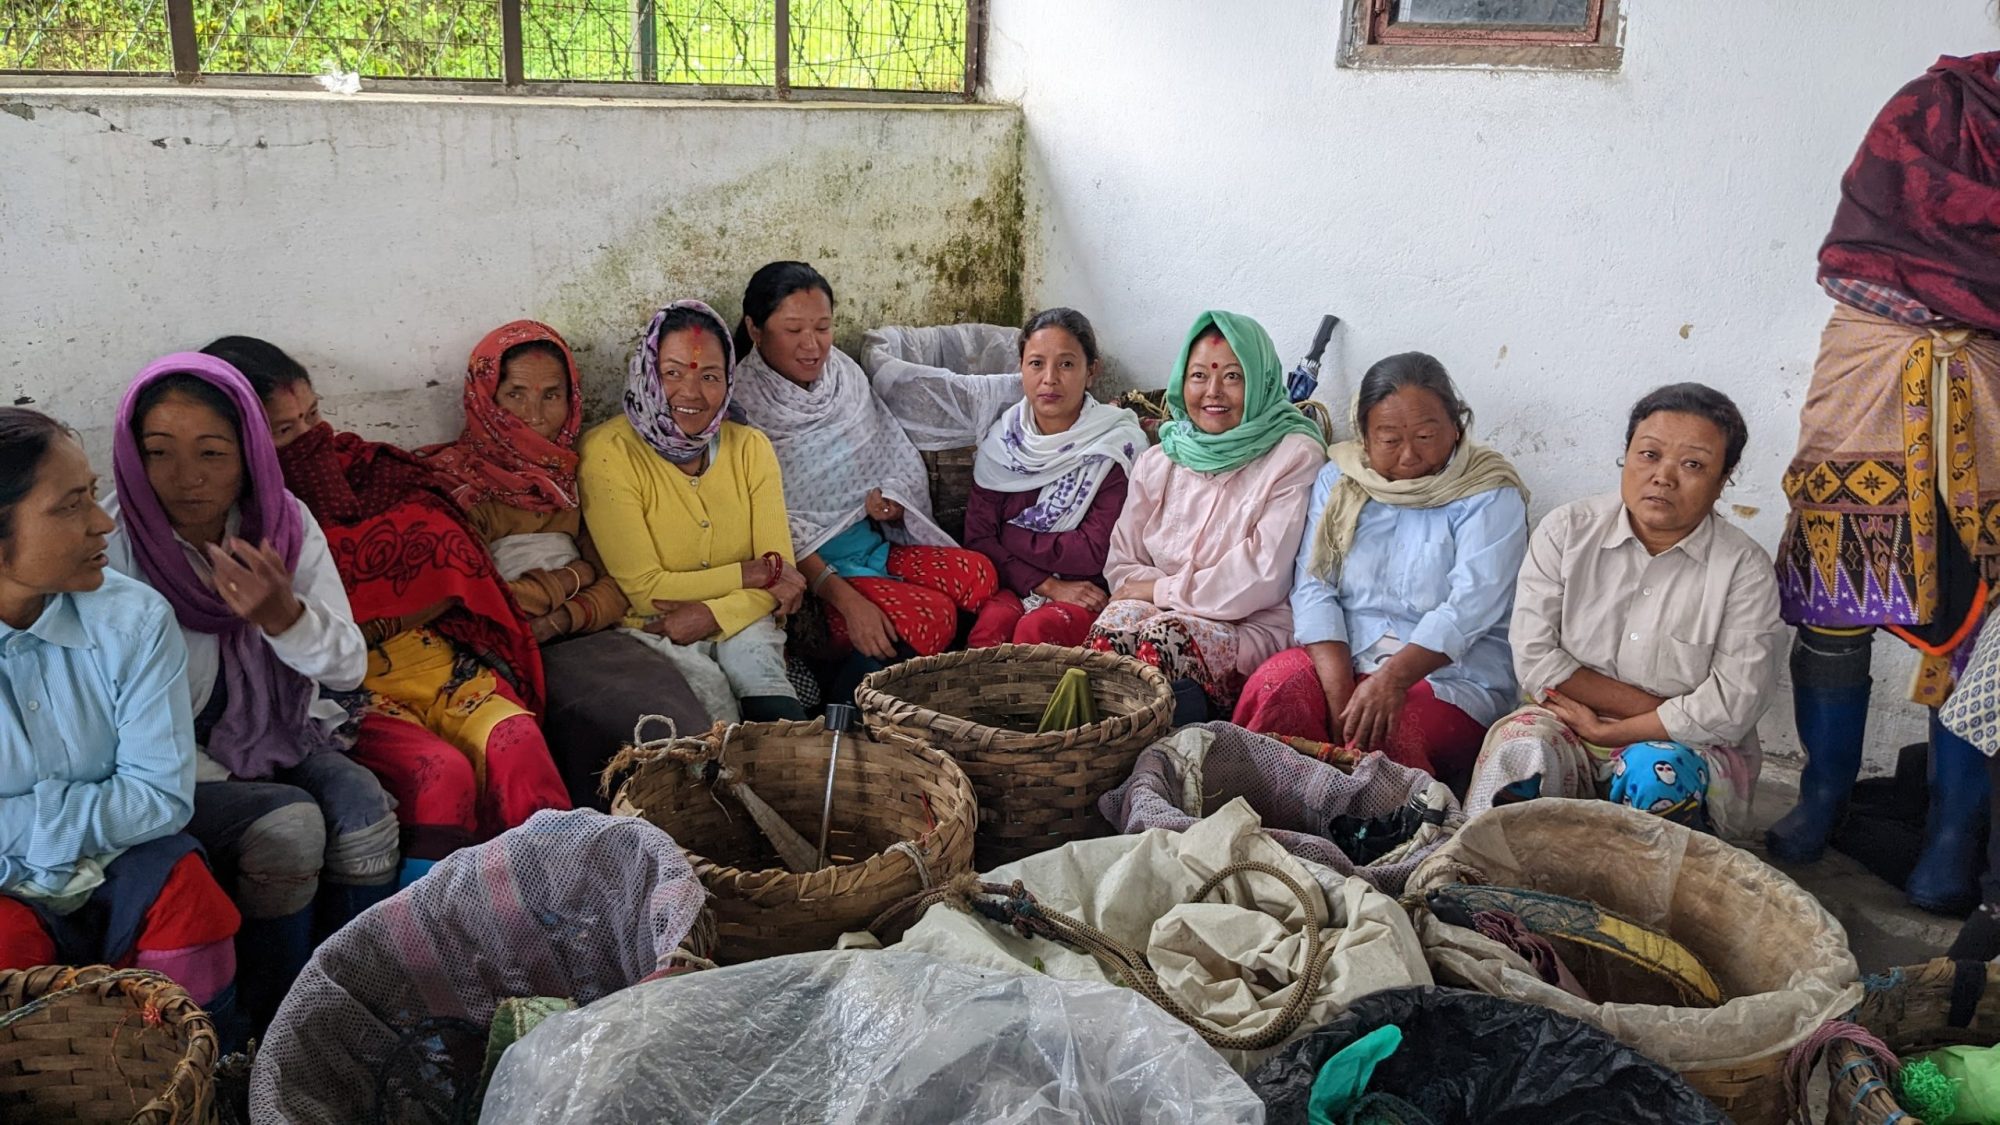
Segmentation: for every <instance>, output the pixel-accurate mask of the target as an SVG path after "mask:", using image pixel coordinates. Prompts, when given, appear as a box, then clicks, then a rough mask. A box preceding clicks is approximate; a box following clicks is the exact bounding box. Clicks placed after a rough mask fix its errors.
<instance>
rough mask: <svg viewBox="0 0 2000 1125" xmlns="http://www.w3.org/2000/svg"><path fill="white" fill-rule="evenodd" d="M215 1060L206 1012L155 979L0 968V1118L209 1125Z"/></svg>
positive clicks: (95, 969) (126, 973)
mask: <svg viewBox="0 0 2000 1125" xmlns="http://www.w3.org/2000/svg"><path fill="white" fill-rule="evenodd" d="M30 1005H34V1007H33V1008H30ZM220 1054H221V1050H220V1044H219V1041H218V1040H217V1038H216V1035H215V1025H214V1024H213V1023H212V1022H211V1021H210V1020H209V1018H208V1014H207V1013H205V1012H203V1011H202V1010H201V1009H200V1008H198V1007H196V1006H195V1002H194V1001H193V1000H192V999H190V998H189V996H188V994H187V993H186V992H185V991H183V990H182V989H181V987H180V986H179V985H176V984H175V983H174V982H172V981H170V980H168V979H167V978H166V977H164V976H161V975H160V974H159V973H153V972H146V971H144V970H139V969H122V970H120V969H112V968H110V967H109V966H105V965H92V966H89V967H87V968H71V967H69V966H66V965H43V966H41V967H40V968H35V969H16V970H10V971H7V972H0V1120H4V1121H35V1122H57V1123H68V1122H81V1121H129V1122H132V1123H133V1125H210V1123H211V1122H213V1121H214V1120H215V1097H214V1073H215V1060H216V1058H217V1056H218V1055H220Z"/></svg>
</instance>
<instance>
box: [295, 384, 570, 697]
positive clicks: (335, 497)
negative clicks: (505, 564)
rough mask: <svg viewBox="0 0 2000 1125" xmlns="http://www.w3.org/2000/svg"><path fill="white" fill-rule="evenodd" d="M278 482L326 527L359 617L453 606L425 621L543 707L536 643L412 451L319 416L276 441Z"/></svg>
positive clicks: (474, 537) (482, 549) (444, 493)
mask: <svg viewBox="0 0 2000 1125" xmlns="http://www.w3.org/2000/svg"><path fill="white" fill-rule="evenodd" d="M278 460H279V462H280V463H281V464H283V465H284V467H285V483H286V484H287V485H288V486H290V488H291V489H292V491H293V492H294V493H295V494H297V496H298V498H299V499H301V500H303V501H305V504H306V507H308V508H310V509H312V513H313V515H314V516H315V517H317V518H318V520H319V522H320V526H321V527H322V528H324V529H325V531H326V540H327V546H328V548H329V549H331V551H332V553H333V564H334V567H335V568H336V569H338V570H339V571H340V578H341V581H342V582H343V583H345V584H346V586H347V596H348V599H349V600H350V601H351V602H352V603H353V605H354V616H355V619H356V620H358V621H372V620H374V619H376V618H383V617H414V616H417V615H419V614H423V613H425V612H427V611H429V610H430V609H432V608H433V607H435V606H437V605H440V604H444V603H450V604H451V605H452V608H451V609H450V610H449V611H447V612H446V613H445V614H444V615H443V616H442V617H439V618H438V619H437V620H436V621H434V622H432V623H431V628H433V629H436V630H437V631H438V632H439V633H441V634H443V635H444V636H445V637H447V638H449V639H450V640H451V641H453V642H454V643H455V644H457V645H458V646H459V647H460V648H461V649H462V650H464V651H466V652H468V653H469V654H471V655H472V656H474V657H477V658H478V659H479V660H481V661H483V662H485V663H486V664H488V665H489V666H491V667H492V668H493V670H494V671H495V672H498V673H499V674H500V676H501V677H502V678H504V679H506V680H507V681H508V683H510V684H511V685H512V686H513V688H514V690H515V692H516V693H517V694H519V696H520V697H521V703H522V706H524V707H526V708H527V709H528V710H530V711H533V712H536V713H537V714H539V713H540V712H541V710H542V653H541V649H540V647H539V646H537V645H536V644H535V638H534V634H533V633H531V632H530V631H529V629H528V625H527V622H526V621H525V620H524V619H523V617H522V614H521V609H520V606H519V605H517V604H516V603H515V601H514V594H513V592H512V591H511V590H509V589H508V588H507V583H506V581H505V580H504V579H502V578H501V577H500V572H499V571H498V570H496V569H495V568H494V566H493V558H492V556H491V555H489V554H487V552H486V545H485V544H484V543H482V542H481V541H480V539H479V534H478V532H476V531H474V530H473V529H472V527H471V526H470V525H469V524H467V523H466V522H465V514H464V513H463V512H461V511H460V510H459V508H458V505H457V504H455V503H454V502H453V501H452V500H451V493H450V489H449V487H448V486H447V485H446V483H445V482H444V480H443V479H442V478H440V477H438V476H437V475H436V474H434V473H432V472H431V471H430V469H429V467H428V466H426V465H425V464H424V463H423V461H421V460H419V459H418V458H417V456H416V455H415V454H412V453H408V452H405V451H403V450H401V449H398V448H396V447H395V446H393V445H386V444H384V443H382V442H374V441H368V440H366V439H364V438H362V437H361V436H359V435H358V434H351V433H335V432H334V431H333V427H332V426H330V425H328V424H327V423H325V422H321V423H320V424H319V425H317V426H314V427H313V428H312V429H310V430H308V431H306V432H305V434H303V435H302V436H300V437H299V438H298V439H297V440H296V441H294V442H292V443H291V444H290V445H288V446H286V447H284V448H283V449H281V450H279V451H278Z"/></svg>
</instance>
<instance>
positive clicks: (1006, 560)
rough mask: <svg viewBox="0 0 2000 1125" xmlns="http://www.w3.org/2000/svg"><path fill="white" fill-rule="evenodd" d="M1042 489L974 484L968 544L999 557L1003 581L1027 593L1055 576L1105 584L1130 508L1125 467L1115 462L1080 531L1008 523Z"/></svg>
mask: <svg viewBox="0 0 2000 1125" xmlns="http://www.w3.org/2000/svg"><path fill="white" fill-rule="evenodd" d="M1039 495H1040V490H1039V489H1029V490H1028V491H1026V492H995V491H993V490H992V489H988V488H981V487H980V486H979V485H977V484H975V485H973V486H972V494H971V495H970V496H969V497H968V498H967V499H966V503H965V545H966V546H967V547H970V548H971V549H972V550H975V551H978V552H979V553H980V554H982V555H985V556H986V557H987V558H989V559H992V560H993V566H994V568H995V569H997V570H998V571H999V572H1000V584H1001V585H1002V586H1004V587H1006V588H1007V589H1009V590H1012V591H1014V592H1015V593H1016V594H1019V595H1020V596H1022V597H1024V598H1025V597H1027V596H1028V595H1029V594H1032V593H1034V592H1035V587H1037V586H1039V585H1041V584H1042V583H1043V582H1044V581H1046V580H1047V579H1049V578H1062V579H1067V580H1071V581H1084V582H1095V583H1096V584H1098V585H1099V586H1103V585H1104V556H1105V554H1106V553H1107V552H1108V551H1109V550H1110V548H1111V528H1112V526H1113V525H1114V524H1116V523H1117V522H1118V514H1119V513H1120V512H1122V511H1124V509H1125V470H1123V469H1120V468H1117V467H1115V466H1114V467H1113V468H1112V470H1111V472H1110V473H1109V474H1108V475H1106V476H1105V478H1104V483H1103V484H1102V485H1101V486H1099V488H1098V490H1097V495H1096V496H1094V497H1092V498H1091V501H1090V511H1089V512H1088V513H1086V514H1085V515H1084V517H1083V522H1082V523H1081V524H1078V525H1077V527H1076V530H1074V531H1029V530H1028V529H1027V528H1025V527H1018V526H1016V525H1014V524H1011V523H1008V522H1007V521H1008V520H1011V519H1013V518H1014V517H1015V516H1018V515H1020V514H1021V513H1022V512H1025V511H1027V510H1028V508H1030V507H1031V506H1033V504H1034V503H1035V498H1036V497H1037V496H1039Z"/></svg>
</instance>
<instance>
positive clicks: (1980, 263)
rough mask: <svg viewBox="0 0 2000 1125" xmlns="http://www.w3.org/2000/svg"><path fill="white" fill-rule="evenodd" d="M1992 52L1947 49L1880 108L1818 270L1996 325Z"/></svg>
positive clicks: (1998, 98)
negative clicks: (1949, 52)
mask: <svg viewBox="0 0 2000 1125" xmlns="http://www.w3.org/2000/svg"><path fill="white" fill-rule="evenodd" d="M1996 66H2000V52H1990V53H1987V54H1981V55H1973V56H1971V57H1969V58H1962V59H1960V58H1952V57H1950V56H1946V57H1944V58H1941V59H1939V60H1938V61H1937V65H1936V66H1933V67H1931V69H1930V70H1929V71H1928V72H1927V73H1926V74H1925V75H1924V76H1923V77H1921V78H1919V79H1917V80H1916V81H1915V82H1912V83H1910V84H1909V85H1907V86H1905V87H1903V89H1902V90H1901V91H1900V92H1898V93H1897V94H1896V96H1895V97H1893V98H1891V99H1889V104H1888V105H1886V106H1884V107H1883V108H1882V112H1881V114H1880V115H1879V116H1878V117H1876V118H1875V123H1874V125H1872V126H1870V127H1869V129H1868V135H1867V137H1865V138H1864V139H1863V140H1862V142H1861V151H1860V152H1859V153H1857V154H1856V155H1855V157H1854V163H1853V164H1852V165H1850V166H1849V167H1848V169H1847V174H1846V175H1845V176H1843V177H1841V181H1840V206H1839V208H1838V209H1837V210H1835V211H1834V214H1833V230H1832V232H1831V233H1829V234H1828V235H1827V236H1826V244H1825V245H1824V246H1821V247H1820V251H1819V262H1820V269H1819V275H1820V278H1821V280H1825V279H1827V278H1851V279H1854V280H1858V281H1870V282H1875V283H1877V284H1880V285H1886V286H1889V287H1891V288H1894V289H1896V290H1899V291H1901V292H1903V293H1907V294H1909V295H1910V296H1912V297H1915V298H1916V299H1918V300H1920V301H1922V302H1923V303H1924V304H1925V305H1926V306H1928V307H1929V308H1930V309H1931V311H1933V312H1935V313H1937V314H1938V315H1940V316H1943V317H1947V318H1949V319H1951V320H1955V321H1957V322H1959V323H1961V324H1965V325H1968V326H1970V327H1973V328H1979V329H1983V330H1985V331H1987V332H2000V81H1996V78H1995V73H1994V70H1995V67H1996Z"/></svg>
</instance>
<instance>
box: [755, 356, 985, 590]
mask: <svg viewBox="0 0 2000 1125" xmlns="http://www.w3.org/2000/svg"><path fill="white" fill-rule="evenodd" d="M733 391H734V394H735V403H736V405H737V406H740V407H742V408H743V414H744V417H745V418H746V419H747V420H748V421H749V423H750V424H751V425H753V426H755V427H757V428H758V429H760V430H762V431H764V434H765V436H767V437H769V438H770V439H771V446H772V448H773V449H775V450H776V451H777V454H778V468H779V470H780V471H781V472H782V473H783V475H784V478H785V513H786V515H787V516H788V517H790V522H791V528H792V547H793V549H794V550H796V551H797V552H798V553H799V557H801V558H803V557H805V556H806V555H810V554H812V553H813V552H814V551H817V550H819V549H820V548H821V547H823V546H825V545H826V542H827V540H829V539H832V538H833V537H834V536H836V535H838V534H840V533H841V532H843V531H846V530H847V529H848V528H850V527H853V526H854V525H855V524H857V523H860V522H861V521H862V520H864V519H866V518H868V511H867V501H868V492H869V490H870V489H875V488H879V489H881V490H882V495H884V496H886V497H888V498H889V499H891V500H894V501H895V502H896V503H898V504H901V505H902V506H903V512H904V515H903V520H902V524H901V526H900V527H899V526H897V525H895V524H889V525H885V526H884V527H883V528H882V532H883V535H884V536H885V537H887V538H888V539H889V540H890V541H891V542H896V543H916V544H922V545H927V546H937V547H952V546H957V544H955V543H953V542H952V538H951V536H949V535H946V534H945V533H944V530H943V529H942V528H940V527H938V525H937V523H936V522H935V521H933V520H932V519H931V495H930V478H929V476H928V474H926V473H925V471H924V459H923V457H922V455H920V454H919V453H918V452H917V447H916V446H915V445H912V444H911V443H910V439H909V436H908V435H907V434H905V433H904V432H903V429H902V427H901V426H898V425H897V424H896V419H895V417H894V416H893V415H891V414H890V413H889V408H888V407H886V406H884V405H883V404H882V400H881V399H880V398H878V397H876V394H875V390H874V388H873V387H871V386H869V384H868V376H867V375H866V374H864V373H863V372H862V370H861V365H860V364H858V363H856V362H854V360H853V359H852V358H850V357H849V356H848V355H847V353H845V352H843V351H841V350H840V349H838V348H835V349H832V350H831V351H829V352H828V353H827V357H826V370H825V371H823V372H822V373H821V374H820V377H819V379H818V380H817V381H815V382H814V383H813V385H812V386H810V387H801V386H799V385H798V384H796V383H794V382H792V381H791V380H789V379H787V378H785V377H784V376H783V375H780V374H778V373H777V372H776V371H773V370H772V369H771V367H770V365H769V364H767V363H765V362H764V357H763V356H762V355H761V354H759V353H758V351H757V350H756V349H755V348H752V349H751V350H750V354H749V355H747V356H745V357H743V360H742V361H741V362H740V363H738V364H737V365H736V385H735V387H734V388H733Z"/></svg>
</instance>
